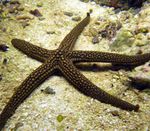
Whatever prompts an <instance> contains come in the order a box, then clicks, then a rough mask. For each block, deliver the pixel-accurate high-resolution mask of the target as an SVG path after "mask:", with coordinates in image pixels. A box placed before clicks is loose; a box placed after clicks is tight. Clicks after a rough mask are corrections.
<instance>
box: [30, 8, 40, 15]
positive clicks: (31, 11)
mask: <svg viewBox="0 0 150 131" xmlns="http://www.w3.org/2000/svg"><path fill="white" fill-rule="evenodd" d="M30 14H32V15H34V16H36V17H41V16H42V14H41V13H40V11H39V10H38V9H35V10H30Z"/></svg>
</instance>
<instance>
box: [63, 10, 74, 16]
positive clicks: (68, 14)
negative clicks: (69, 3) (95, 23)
mask: <svg viewBox="0 0 150 131" xmlns="http://www.w3.org/2000/svg"><path fill="white" fill-rule="evenodd" d="M64 15H67V16H70V17H71V16H73V13H72V12H66V11H64Z"/></svg>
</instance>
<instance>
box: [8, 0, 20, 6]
mask: <svg viewBox="0 0 150 131" xmlns="http://www.w3.org/2000/svg"><path fill="white" fill-rule="evenodd" d="M10 4H19V5H20V2H19V1H18V0H12V1H10Z"/></svg>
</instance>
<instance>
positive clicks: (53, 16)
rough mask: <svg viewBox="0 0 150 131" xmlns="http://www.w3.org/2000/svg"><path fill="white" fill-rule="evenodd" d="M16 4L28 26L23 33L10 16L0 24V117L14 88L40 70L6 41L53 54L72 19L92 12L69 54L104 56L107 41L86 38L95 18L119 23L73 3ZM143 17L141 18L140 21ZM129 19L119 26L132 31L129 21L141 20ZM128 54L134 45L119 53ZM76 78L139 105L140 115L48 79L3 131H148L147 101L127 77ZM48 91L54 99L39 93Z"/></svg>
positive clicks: (104, 73) (99, 73)
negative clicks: (1, 45) (2, 46)
mask: <svg viewBox="0 0 150 131" xmlns="http://www.w3.org/2000/svg"><path fill="white" fill-rule="evenodd" d="M20 3H21V5H22V6H23V7H24V8H25V9H24V11H22V12H21V13H20V15H27V16H30V17H31V18H33V19H32V20H30V21H29V23H30V25H29V26H27V27H26V28H23V27H22V25H21V23H20V22H19V20H18V21H17V20H16V16H13V15H12V16H11V19H5V20H4V21H2V22H1V23H0V24H1V27H2V26H3V27H6V28H7V31H6V32H3V31H0V41H1V43H2V42H5V43H7V45H8V46H9V51H8V52H6V53H4V52H0V61H1V63H0V73H1V74H2V75H3V79H2V80H1V81H0V111H2V109H3V108H4V106H5V105H6V103H7V102H8V100H9V98H10V97H11V96H12V94H13V93H14V92H15V89H16V88H17V87H18V86H19V85H20V83H21V82H22V81H23V80H24V79H25V78H26V77H27V76H28V75H29V74H30V73H31V72H32V71H33V70H34V69H36V68H37V67H38V66H39V65H40V64H41V63H40V62H37V61H36V60H33V59H31V58H29V57H27V56H26V55H24V54H23V53H21V52H19V51H18V50H16V49H15V48H14V47H13V46H12V45H11V43H10V41H11V39H13V38H19V39H23V40H26V41H29V42H31V43H33V44H35V45H38V46H41V47H43V48H46V49H56V48H57V47H58V46H59V44H60V42H61V41H62V39H63V38H64V37H65V35H66V34H67V33H68V32H69V31H71V29H72V28H73V27H74V26H75V25H76V24H77V23H78V22H76V21H73V20H72V17H75V16H80V17H81V19H83V18H84V17H85V16H86V13H87V12H88V11H89V10H90V9H92V10H93V13H92V14H91V22H90V24H89V25H88V26H87V27H86V28H85V30H84V32H83V33H82V34H81V35H80V37H79V39H78V41H77V42H76V45H75V48H74V49H75V50H79V49H80V50H81V49H83V50H97V51H109V52H110V51H111V49H110V47H109V46H110V41H109V40H106V39H102V40H100V42H99V43H98V44H93V43H92V42H91V41H92V37H90V36H88V35H86V34H88V33H87V32H88V30H89V28H90V27H92V26H93V24H94V21H95V20H96V19H97V18H98V17H101V18H108V19H109V20H114V21H115V20H116V19H119V18H118V16H117V15H116V14H115V13H114V12H113V9H112V8H109V7H100V6H98V5H96V4H94V3H90V2H89V3H83V2H80V1H78V0H74V1H73V0H45V1H44V2H43V6H42V7H37V3H38V1H36V0H28V1H26V0H20ZM36 8H38V9H39V10H40V12H41V14H42V15H43V18H45V19H43V20H39V19H38V18H37V17H34V16H33V15H31V14H29V11H30V10H32V9H36ZM142 10H144V11H145V10H146V11H147V10H150V7H148V5H144V7H143V8H142ZM142 10H141V12H142ZM64 11H66V12H72V13H73V16H72V17H69V16H66V15H64ZM143 14H144V13H143ZM145 17H146V16H145V14H144V15H143V17H142V19H144V18H145ZM132 19H133V20H130V21H129V22H128V24H127V22H124V23H123V22H122V24H123V28H129V27H132V28H135V26H134V23H135V22H134V19H141V18H138V16H134V17H133V18H132ZM149 20H150V19H149ZM47 32H55V33H50V34H49V33H47ZM146 47H147V46H145V48H146ZM143 49H144V46H143ZM131 51H133V52H134V51H135V52H136V46H135V45H134V46H133V48H132V49H131V48H126V50H124V53H129V52H131ZM133 52H132V53H133ZM132 53H131V54H132ZM133 54H134V53H133ZM4 58H7V59H8V63H7V64H3V60H4ZM100 66H103V65H100ZM81 72H82V73H83V74H84V75H85V76H86V77H87V78H88V79H89V80H90V81H92V82H93V83H94V84H95V85H97V86H98V87H100V88H102V89H104V90H105V91H107V92H109V93H111V94H113V95H115V96H118V97H119V98H121V99H124V100H126V101H128V102H131V103H133V104H139V105H140V111H139V112H128V111H124V110H121V109H118V108H115V107H113V106H111V105H107V104H103V103H101V102H99V101H97V100H94V99H91V98H89V97H87V96H84V95H82V94H81V93H79V92H78V91H77V90H75V89H74V87H73V86H72V85H70V84H69V83H68V82H67V81H66V80H65V79H64V77H63V76H51V77H50V78H49V79H48V80H47V81H46V82H44V83H43V84H42V85H41V86H40V87H38V88H37V89H36V90H35V91H34V92H33V93H32V94H31V95H30V97H29V98H28V99H26V100H25V102H24V103H22V104H21V105H20V106H19V108H18V109H17V110H16V112H15V114H14V115H13V116H12V117H11V119H9V121H8V122H7V124H6V125H5V128H4V129H6V131H7V130H16V131H31V130H32V131H48V130H51V131H55V130H58V131H63V130H68V131H72V130H80V131H81V130H93V131H95V130H99V131H101V130H115V131H117V130H133V131H135V130H136V131H137V130H139V131H148V130H150V96H149V95H148V94H147V93H145V92H139V91H138V90H136V89H134V88H131V85H129V80H128V78H127V75H126V74H127V73H128V72H129V71H125V70H123V69H121V70H119V71H112V70H110V69H108V70H96V71H94V70H92V69H91V70H89V71H81ZM48 86H49V87H50V88H52V89H53V90H54V91H55V94H45V93H44V92H41V90H42V89H45V88H46V87H48ZM59 119H61V120H59Z"/></svg>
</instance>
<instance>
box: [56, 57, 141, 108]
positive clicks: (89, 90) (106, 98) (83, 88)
mask: <svg viewBox="0 0 150 131" xmlns="http://www.w3.org/2000/svg"><path fill="white" fill-rule="evenodd" d="M59 65H60V66H59V68H60V70H61V72H62V73H63V75H64V76H65V78H66V79H67V80H68V81H69V82H70V83H71V84H72V85H74V87H75V88H76V89H77V90H79V91H80V92H82V93H83V94H85V95H87V96H90V97H92V98H94V99H97V100H99V101H101V102H103V103H107V104H111V105H113V106H116V107H119V108H121V109H124V110H129V111H131V110H134V111H138V109H139V105H136V106H135V105H132V104H130V103H128V102H126V101H123V100H121V99H119V98H117V97H115V96H112V95H110V94H108V93H107V92H105V91H103V90H101V89H100V88H98V87H97V86H96V85H94V84H93V83H91V82H90V81H89V80H88V79H87V78H86V77H85V76H84V75H82V74H81V73H80V72H79V71H78V70H77V69H76V68H75V67H74V65H73V64H72V62H71V61H69V60H67V59H66V60H63V61H61V62H60V64H59Z"/></svg>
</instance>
